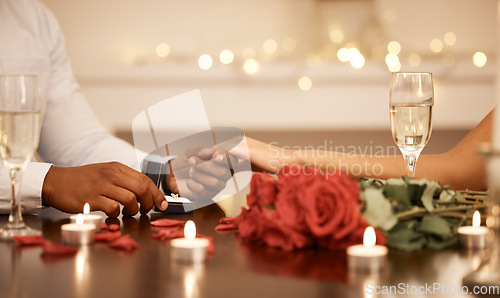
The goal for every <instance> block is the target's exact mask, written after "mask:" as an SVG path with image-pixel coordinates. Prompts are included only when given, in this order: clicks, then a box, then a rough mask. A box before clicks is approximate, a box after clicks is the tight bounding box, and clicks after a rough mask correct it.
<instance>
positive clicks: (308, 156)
mask: <svg viewBox="0 0 500 298" xmlns="http://www.w3.org/2000/svg"><path fill="white" fill-rule="evenodd" d="M493 113H494V110H493V111H491V112H490V113H489V114H488V115H487V116H486V117H485V118H484V119H483V120H482V121H481V122H480V123H479V124H478V125H477V126H476V127H475V128H474V129H473V130H472V131H471V132H470V133H469V134H467V136H466V137H465V138H464V139H463V140H462V141H460V143H458V144H457V145H456V146H455V147H454V148H453V149H451V150H450V151H448V152H446V153H443V154H438V155H422V156H420V158H419V159H418V163H417V170H416V177H415V178H417V179H421V178H430V179H436V180H437V181H439V182H440V183H441V184H443V185H450V186H451V187H452V188H453V189H474V190H485V189H486V187H487V185H486V172H485V165H484V160H483V158H482V157H481V156H480V155H479V154H478V146H479V144H481V143H484V142H491V137H492V126H493ZM247 143H248V147H249V149H250V160H251V162H252V166H253V167H254V169H258V170H263V171H268V172H272V173H276V172H277V171H278V170H279V168H281V167H282V166H283V165H291V164H298V165H302V166H305V165H312V166H317V167H319V168H321V169H323V170H325V169H326V167H327V166H329V168H330V169H332V168H335V169H340V170H341V171H343V172H347V174H349V175H351V176H353V177H355V178H361V177H372V178H380V179H388V178H399V177H401V176H404V175H405V164H404V159H403V157H402V156H370V155H365V156H362V155H356V154H345V153H339V152H325V151H319V150H302V151H297V150H289V149H282V148H279V147H276V146H272V145H269V144H265V143H262V142H259V141H257V140H253V139H250V138H247ZM354 169H355V170H356V171H354ZM359 170H360V171H359Z"/></svg>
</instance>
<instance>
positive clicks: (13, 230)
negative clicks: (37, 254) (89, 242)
mask: <svg viewBox="0 0 500 298" xmlns="http://www.w3.org/2000/svg"><path fill="white" fill-rule="evenodd" d="M40 106H41V92H40V86H39V82H38V77H37V76H36V75H31V74H28V75H26V74H12V75H10V74H9V75H0V158H1V159H2V161H3V164H4V166H5V167H6V168H7V169H8V171H9V172H8V173H9V175H10V180H11V195H12V197H11V210H10V216H9V221H8V222H7V226H6V227H5V228H4V229H3V230H1V231H0V239H2V240H11V239H12V237H13V236H18V235H38V234H41V232H40V231H38V230H34V229H31V228H29V227H28V226H27V225H26V224H25V223H24V220H23V217H22V213H21V212H22V209H21V203H20V197H19V195H20V186H21V180H22V173H23V171H24V169H25V168H26V166H27V165H28V163H29V162H30V161H31V159H32V157H33V153H34V152H35V150H36V148H37V147H38V140H39V136H40Z"/></svg>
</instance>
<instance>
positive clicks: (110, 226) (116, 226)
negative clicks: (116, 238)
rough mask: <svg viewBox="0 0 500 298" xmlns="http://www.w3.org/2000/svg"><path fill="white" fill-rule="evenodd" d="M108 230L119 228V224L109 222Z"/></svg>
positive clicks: (113, 230) (112, 230)
mask: <svg viewBox="0 0 500 298" xmlns="http://www.w3.org/2000/svg"><path fill="white" fill-rule="evenodd" d="M108 230H109V231H110V232H116V231H119V230H120V226H119V225H117V224H111V225H109V226H108Z"/></svg>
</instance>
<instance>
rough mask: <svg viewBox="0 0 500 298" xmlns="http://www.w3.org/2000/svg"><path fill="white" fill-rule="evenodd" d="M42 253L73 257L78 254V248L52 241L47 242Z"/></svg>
mask: <svg viewBox="0 0 500 298" xmlns="http://www.w3.org/2000/svg"><path fill="white" fill-rule="evenodd" d="M42 251H43V253H44V254H48V255H72V254H76V252H77V251H78V248H76V247H74V246H62V245H58V244H55V243H53V242H50V241H45V243H44V244H43V245H42Z"/></svg>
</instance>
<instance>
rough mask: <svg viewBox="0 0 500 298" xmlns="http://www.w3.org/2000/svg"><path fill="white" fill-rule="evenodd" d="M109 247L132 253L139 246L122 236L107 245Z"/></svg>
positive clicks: (127, 236) (132, 240) (126, 236)
mask: <svg viewBox="0 0 500 298" xmlns="http://www.w3.org/2000/svg"><path fill="white" fill-rule="evenodd" d="M108 246H109V247H111V248H114V249H119V250H125V251H132V250H134V249H136V248H138V247H139V244H138V243H137V242H135V240H134V239H132V238H130V236H129V235H123V236H120V237H119V238H117V239H116V240H114V241H112V242H110V243H109V244H108Z"/></svg>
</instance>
